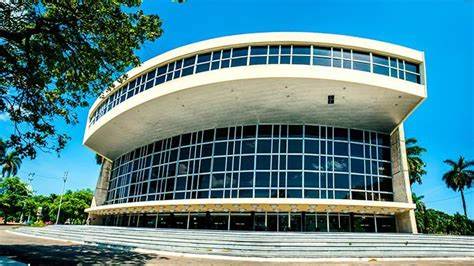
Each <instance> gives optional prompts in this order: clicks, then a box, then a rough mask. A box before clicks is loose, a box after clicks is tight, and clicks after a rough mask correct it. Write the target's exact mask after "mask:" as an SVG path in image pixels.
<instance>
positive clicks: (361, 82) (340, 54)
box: [84, 32, 427, 233]
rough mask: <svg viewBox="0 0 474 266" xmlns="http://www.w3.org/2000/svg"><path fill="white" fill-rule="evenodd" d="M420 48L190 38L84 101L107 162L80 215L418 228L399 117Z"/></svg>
mask: <svg viewBox="0 0 474 266" xmlns="http://www.w3.org/2000/svg"><path fill="white" fill-rule="evenodd" d="M424 69H425V65H424V54H423V52H419V51H416V50H413V49H410V48H406V47H402V46H398V45H394V44H389V43H384V42H380V41H375V40H369V39H363V38H356V37H350V36H342V35H332V34H319V33H296V32H294V33H284V32H281V33H256V34H243V35H234V36H228V37H221V38H215V39H210V40H206V41H201V42H197V43H193V44H189V45H186V46H183V47H179V48H176V49H173V50H171V51H168V52H166V53H163V54H161V55H159V56H156V57H154V58H152V59H150V60H148V61H146V62H144V63H143V64H142V65H141V66H139V67H137V68H134V69H132V70H130V71H129V72H128V78H127V79H126V81H124V82H122V83H117V84H115V86H114V87H113V88H112V89H109V90H107V91H106V92H104V93H103V94H102V95H101V97H99V98H98V99H97V100H96V101H95V103H94V104H93V105H92V107H91V109H90V112H89V116H88V123H87V126H86V130H85V136H84V145H86V146H87V147H89V148H90V149H92V150H93V151H95V152H97V153H98V154H101V155H102V156H104V157H105V158H107V160H106V162H105V163H104V164H103V165H102V168H101V173H100V177H99V180H98V182H97V188H96V192H95V197H94V199H93V202H92V204H91V207H90V208H88V209H87V210H86V211H87V212H88V213H89V215H90V217H91V218H92V222H93V223H95V224H102V225H112V226H133V227H157V228H162V227H165V228H183V229H219V230H260V231H311V232H328V231H329V232H404V233H416V223H415V216H414V208H415V205H414V204H413V202H412V199H411V192H410V184H409V180H408V166H407V156H406V149H405V135H404V130H403V122H404V121H405V119H407V118H408V116H409V115H410V114H411V112H412V111H413V110H414V109H415V108H416V107H417V106H418V105H419V104H420V103H421V102H422V101H423V100H424V99H425V98H426V96H427V93H426V83H425V71H424Z"/></svg>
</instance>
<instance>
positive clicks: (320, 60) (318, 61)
mask: <svg viewBox="0 0 474 266" xmlns="http://www.w3.org/2000/svg"><path fill="white" fill-rule="evenodd" d="M313 65H319V66H331V59H330V58H325V57H315V58H314V59H313Z"/></svg>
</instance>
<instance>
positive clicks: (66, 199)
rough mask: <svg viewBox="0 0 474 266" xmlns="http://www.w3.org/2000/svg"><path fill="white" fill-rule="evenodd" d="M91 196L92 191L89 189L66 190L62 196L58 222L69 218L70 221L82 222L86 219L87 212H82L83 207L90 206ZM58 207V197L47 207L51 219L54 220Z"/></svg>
mask: <svg viewBox="0 0 474 266" xmlns="http://www.w3.org/2000/svg"><path fill="white" fill-rule="evenodd" d="M92 196H93V193H92V190H90V189H82V190H78V191H71V190H68V191H67V192H66V193H65V194H64V196H63V201H62V204H61V214H60V217H59V222H60V223H64V222H66V221H67V220H68V219H69V220H70V221H71V223H74V224H84V223H85V222H86V219H87V213H86V212H84V209H86V208H88V207H89V206H90V204H91V201H92ZM58 208H59V198H56V199H55V200H54V202H53V204H52V205H51V206H50V209H49V216H50V218H51V220H53V221H54V220H56V215H57V212H58Z"/></svg>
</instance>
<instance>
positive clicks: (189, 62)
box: [183, 56, 196, 67]
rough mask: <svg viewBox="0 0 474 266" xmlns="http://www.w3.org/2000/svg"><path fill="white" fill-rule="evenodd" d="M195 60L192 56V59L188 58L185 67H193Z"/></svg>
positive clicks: (185, 60)
mask: <svg viewBox="0 0 474 266" xmlns="http://www.w3.org/2000/svg"><path fill="white" fill-rule="evenodd" d="M195 58H196V57H195V56H191V57H188V58H186V59H184V64H183V67H186V66H190V65H193V64H194V60H195Z"/></svg>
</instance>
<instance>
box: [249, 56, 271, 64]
mask: <svg viewBox="0 0 474 266" xmlns="http://www.w3.org/2000/svg"><path fill="white" fill-rule="evenodd" d="M266 63H267V58H266V57H264V56H258V57H250V65H264V64H266Z"/></svg>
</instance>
